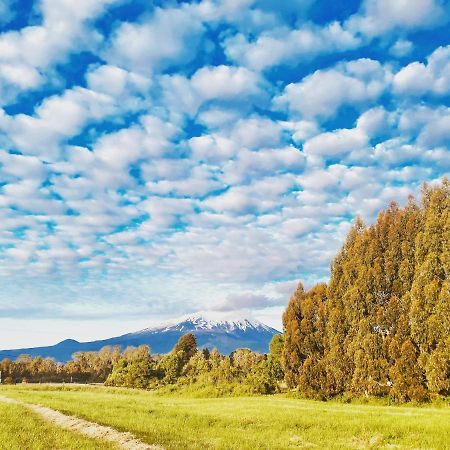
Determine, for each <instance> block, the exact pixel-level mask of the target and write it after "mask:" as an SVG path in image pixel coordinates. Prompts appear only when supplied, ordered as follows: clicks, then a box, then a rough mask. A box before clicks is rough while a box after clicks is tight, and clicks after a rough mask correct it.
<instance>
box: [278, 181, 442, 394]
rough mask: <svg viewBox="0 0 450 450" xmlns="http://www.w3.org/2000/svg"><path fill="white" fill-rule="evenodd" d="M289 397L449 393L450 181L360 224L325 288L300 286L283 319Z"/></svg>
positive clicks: (356, 224) (358, 220)
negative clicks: (291, 393) (369, 222)
mask: <svg viewBox="0 0 450 450" xmlns="http://www.w3.org/2000/svg"><path fill="white" fill-rule="evenodd" d="M283 324H284V336H285V345H284V349H283V357H282V365H283V368H284V371H285V378H286V382H287V384H288V386H289V387H290V388H295V389H298V390H299V391H300V392H302V393H303V394H305V395H307V396H312V397H319V398H329V397H333V396H336V395H340V394H344V393H347V394H348V395H355V396H361V395H366V396H386V395H389V396H391V397H393V398H394V399H396V400H398V401H405V400H417V401H420V400H426V399H428V398H429V397H430V395H431V396H432V395H436V394H444V395H448V394H449V392H450V182H449V180H448V179H444V180H443V181H442V182H441V183H440V184H437V185H435V186H428V185H424V186H423V189H422V199H421V201H420V203H419V202H417V201H416V200H415V199H414V198H413V197H410V198H409V201H408V203H407V204H406V206H405V207H403V208H400V207H399V206H398V205H397V204H396V203H392V204H391V205H390V206H389V208H388V209H387V210H385V211H382V212H380V214H379V215H378V219H377V221H376V223H374V224H373V225H371V226H368V227H367V226H365V225H364V224H363V222H362V221H361V220H360V219H357V220H356V221H355V224H354V226H353V227H352V229H351V230H350V232H349V233H348V236H347V239H346V241H345V243H344V245H343V246H342V249H341V250H340V252H339V253H338V255H337V256H336V258H335V259H334V261H333V263H332V266H331V277H330V281H329V283H328V285H325V284H317V285H316V286H314V287H312V288H311V289H309V290H308V291H307V292H305V290H304V289H303V286H302V285H301V284H299V286H298V288H297V290H296V292H295V293H294V294H293V296H292V297H291V299H290V301H289V304H288V306H287V309H286V311H285V313H284V316H283Z"/></svg>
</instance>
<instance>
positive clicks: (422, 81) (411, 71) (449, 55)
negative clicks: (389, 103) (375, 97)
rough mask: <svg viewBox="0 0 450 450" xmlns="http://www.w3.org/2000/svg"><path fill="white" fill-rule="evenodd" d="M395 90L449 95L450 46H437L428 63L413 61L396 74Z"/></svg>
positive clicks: (400, 92)
mask: <svg viewBox="0 0 450 450" xmlns="http://www.w3.org/2000/svg"><path fill="white" fill-rule="evenodd" d="M393 85H394V92H395V93H397V94H404V95H413V96H414V95H416V96H420V95H423V94H426V93H432V94H434V95H447V94H448V93H449V92H450V46H447V47H439V48H437V49H436V50H435V51H434V52H433V53H432V54H431V55H430V56H429V57H428V62H427V64H423V63H420V62H417V61H416V62H413V63H411V64H408V65H407V66H406V67H404V68H403V69H401V70H400V71H399V72H397V73H396V74H395V77H394V81H393Z"/></svg>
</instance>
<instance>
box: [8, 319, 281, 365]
mask: <svg viewBox="0 0 450 450" xmlns="http://www.w3.org/2000/svg"><path fill="white" fill-rule="evenodd" d="M189 332H192V333H194V335H195V336H196V338H197V343H198V346H199V347H202V348H204V347H208V348H209V349H212V348H217V349H218V350H219V351H220V352H221V353H224V354H227V353H231V352H232V351H233V350H236V349H237V348H249V349H251V350H253V351H256V352H261V353H265V352H268V350H269V343H270V340H271V339H272V337H273V336H274V335H275V334H279V331H277V330H275V329H274V328H271V327H269V326H267V325H264V324H263V323H261V322H259V321H257V320H254V319H235V320H211V319H207V318H206V317H205V316H204V315H192V316H188V317H184V318H182V319H180V320H178V321H174V322H172V323H166V324H164V325H161V326H157V327H153V328H146V329H144V330H141V331H137V332H134V333H128V334H124V335H122V336H117V337H112V338H109V339H102V340H98V341H92V342H78V341H75V340H73V339H66V340H64V341H62V342H59V343H58V344H56V345H52V346H48V347H34V348H21V349H14V350H1V351H0V360H2V359H4V358H10V359H16V358H17V357H18V356H19V355H21V354H24V353H25V354H28V355H31V356H33V357H35V356H42V357H50V358H54V359H56V360H57V361H60V362H65V361H68V360H69V359H71V356H72V354H73V353H75V352H78V351H98V350H100V349H101V348H102V347H104V346H105V345H119V346H120V347H121V348H125V347H127V346H138V345H142V344H147V345H149V346H150V349H151V352H152V353H167V352H169V351H170V350H172V348H173V346H174V345H175V344H176V342H177V341H178V339H179V338H180V337H181V336H182V335H183V334H186V333H189Z"/></svg>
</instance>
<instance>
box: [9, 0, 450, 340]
mask: <svg viewBox="0 0 450 450" xmlns="http://www.w3.org/2000/svg"><path fill="white" fill-rule="evenodd" d="M449 18H450V6H449V2H448V1H445V0H398V1H396V2H392V1H390V0H363V1H346V2H336V1H331V0H324V1H317V2H313V1H311V0H292V1H289V2H287V1H286V2H280V1H279V0H277V1H276V0H260V1H258V0H201V1H192V2H188V1H154V2H151V1H144V0H138V1H126V0H77V1H76V2H73V1H70V0H42V1H34V2H33V1H31V0H24V1H20V0H0V215H1V227H0V277H1V285H2V290H1V294H0V299H1V300H0V327H1V328H2V340H1V341H0V343H1V344H2V345H0V347H7V346H15V345H25V344H27V343H28V344H41V343H50V342H53V341H54V340H57V339H59V338H63V337H68V336H71V337H76V338H79V339H91V338H96V337H100V336H108V335H112V334H118V333H119V332H122V331H131V330H134V329H137V328H139V327H140V326H145V325H149V324H151V323H155V322H157V321H159V320H161V319H165V318H169V317H175V316H179V315H182V314H185V313H190V312H193V311H197V310H207V311H211V312H215V311H217V312H227V313H231V314H233V313H235V312H236V313H239V314H252V315H254V316H256V317H258V318H260V319H262V320H263V321H265V322H267V323H269V324H272V325H275V326H279V324H280V314H281V311H282V309H283V306H284V305H285V303H286V302H287V299H288V297H289V295H290V293H291V292H292V290H293V288H294V286H295V284H296V282H297V281H298V280H299V279H301V280H303V281H304V282H305V283H306V284H307V285H311V284H312V283H314V282H316V281H319V280H324V279H327V277H328V273H329V265H330V261H331V258H332V257H333V255H334V254H335V252H336V251H337V249H338V248H339V246H340V245H341V243H342V240H343V239H344V237H345V235H346V232H347V231H348V229H349V226H350V224H351V222H352V220H353V218H354V217H355V215H357V214H359V215H361V216H362V217H363V218H364V220H365V221H366V222H367V223H370V222H372V221H373V220H374V218H375V216H376V213H377V211H378V210H379V209H380V208H382V207H385V206H386V205H387V204H388V203H389V202H390V201H391V200H397V201H399V202H400V203H403V202H404V201H405V199H406V198H407V196H408V194H409V193H414V194H417V193H418V192H419V191H420V185H421V184H422V183H423V182H424V181H429V182H434V181H436V180H438V179H439V178H441V177H443V176H445V175H448V174H449V172H450V151H449V143H450V108H449V98H450V45H449V44H450V34H449V33H448V26H449Z"/></svg>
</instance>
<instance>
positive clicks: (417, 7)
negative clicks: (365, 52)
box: [345, 0, 448, 37]
mask: <svg viewBox="0 0 450 450" xmlns="http://www.w3.org/2000/svg"><path fill="white" fill-rule="evenodd" d="M443 3H444V2H441V1H439V0H414V1H413V2H411V1H409V0H396V1H391V0H365V1H364V2H363V5H362V7H361V11H360V12H359V13H358V14H355V15H353V16H351V17H350V18H349V19H348V20H347V21H346V23H345V28H346V29H348V30H351V31H352V32H355V33H363V34H365V35H366V36H368V37H375V36H380V35H382V34H383V33H386V32H389V31H391V30H394V29H404V30H415V29H422V28H429V27H431V26H432V25H435V24H439V23H445V22H446V21H447V19H448V11H446V9H445V5H444V4H443Z"/></svg>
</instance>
